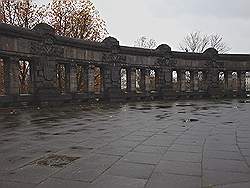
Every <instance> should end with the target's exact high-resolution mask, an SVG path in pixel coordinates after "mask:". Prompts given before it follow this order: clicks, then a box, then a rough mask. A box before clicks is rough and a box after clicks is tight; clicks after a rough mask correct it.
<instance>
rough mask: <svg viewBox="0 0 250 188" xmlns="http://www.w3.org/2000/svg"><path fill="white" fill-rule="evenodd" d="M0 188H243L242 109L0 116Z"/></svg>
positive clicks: (247, 170) (131, 106)
mask: <svg viewBox="0 0 250 188" xmlns="http://www.w3.org/2000/svg"><path fill="white" fill-rule="evenodd" d="M0 122H1V123H0V130H1V131H0V187H1V188H33V187H35V188H57V187H58V188H201V187H202V188H238V187H239V188H249V187H250V103H247V101H238V100H233V101H230V100H229V101H205V100H204V101H177V102H166V103H164V102H141V103H128V104H110V105H104V104H99V105H97V104H92V105H82V106H80V105H71V106H63V107H60V108H49V109H48V108H47V109H46V108H45V107H41V108H34V109H30V108H29V109H16V110H12V111H11V110H3V109H2V110H1V112H0Z"/></svg>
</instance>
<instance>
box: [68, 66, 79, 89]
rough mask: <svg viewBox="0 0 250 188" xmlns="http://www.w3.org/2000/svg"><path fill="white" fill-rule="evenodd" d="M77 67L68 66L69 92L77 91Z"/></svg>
mask: <svg viewBox="0 0 250 188" xmlns="http://www.w3.org/2000/svg"><path fill="white" fill-rule="evenodd" d="M76 74H77V69H76V65H71V66H70V78H69V81H70V92H71V93H76V92H77V75H76Z"/></svg>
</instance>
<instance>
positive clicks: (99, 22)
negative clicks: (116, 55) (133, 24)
mask: <svg viewBox="0 0 250 188" xmlns="http://www.w3.org/2000/svg"><path fill="white" fill-rule="evenodd" d="M49 24H50V25H52V26H53V27H54V28H55V30H56V32H57V33H58V34H59V35H63V36H69V37H73V38H80V39H88V40H94V41H101V40H102V39H103V38H104V37H105V36H106V35H107V30H106V25H105V22H104V20H103V19H101V17H100V15H99V12H98V11H97V10H96V9H95V6H94V4H93V3H92V2H91V1H90V0H52V3H51V6H50V10H49Z"/></svg>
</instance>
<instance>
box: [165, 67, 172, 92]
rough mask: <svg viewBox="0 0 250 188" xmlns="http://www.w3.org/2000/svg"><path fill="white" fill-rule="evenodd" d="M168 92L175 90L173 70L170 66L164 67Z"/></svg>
mask: <svg viewBox="0 0 250 188" xmlns="http://www.w3.org/2000/svg"><path fill="white" fill-rule="evenodd" d="M164 75H165V76H164V77H165V85H166V92H167V93H172V92H173V82H172V70H171V69H170V68H165V69H164Z"/></svg>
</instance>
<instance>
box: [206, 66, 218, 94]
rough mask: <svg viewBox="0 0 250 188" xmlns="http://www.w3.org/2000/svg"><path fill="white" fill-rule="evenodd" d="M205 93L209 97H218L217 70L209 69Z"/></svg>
mask: <svg viewBox="0 0 250 188" xmlns="http://www.w3.org/2000/svg"><path fill="white" fill-rule="evenodd" d="M206 80H207V81H206V82H207V86H208V88H207V91H208V94H209V95H210V96H211V97H218V96H219V95H220V87H219V70H218V69H216V68H210V69H209V70H208V73H207V79H206Z"/></svg>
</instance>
